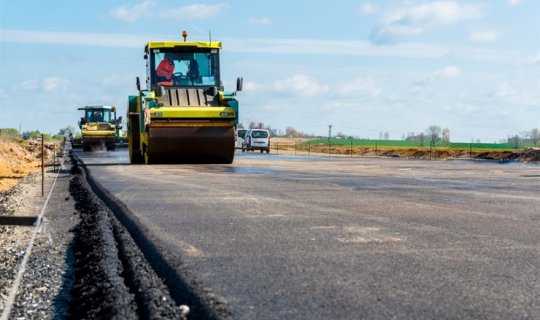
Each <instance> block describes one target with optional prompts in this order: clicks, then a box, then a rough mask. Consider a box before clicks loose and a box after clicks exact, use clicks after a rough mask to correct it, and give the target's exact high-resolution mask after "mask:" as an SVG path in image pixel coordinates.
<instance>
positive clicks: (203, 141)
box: [127, 31, 243, 164]
mask: <svg viewBox="0 0 540 320" xmlns="http://www.w3.org/2000/svg"><path fill="white" fill-rule="evenodd" d="M182 36H183V41H166V42H155V41H151V42H148V43H147V44H146V47H145V52H144V59H145V60H146V72H147V76H146V88H145V89H141V81H140V79H139V78H137V90H138V94H137V95H133V96H129V99H128V100H129V101H128V110H127V118H128V121H127V131H128V144H129V157H130V161H131V163H146V164H151V163H232V162H233V159H234V149H235V130H236V126H237V124H238V101H237V99H236V93H237V92H238V91H241V90H242V82H243V81H242V78H241V77H239V78H237V81H236V91H234V92H226V91H224V88H223V85H222V82H221V78H220V76H221V74H220V65H219V53H220V50H221V42H212V41H208V42H195V41H186V38H187V33H186V32H185V31H184V32H182Z"/></svg>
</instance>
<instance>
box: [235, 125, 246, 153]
mask: <svg viewBox="0 0 540 320" xmlns="http://www.w3.org/2000/svg"><path fill="white" fill-rule="evenodd" d="M246 132H247V130H246V129H238V130H236V143H235V145H234V147H235V148H236V149H241V148H242V143H243V142H244V136H245V135H246Z"/></svg>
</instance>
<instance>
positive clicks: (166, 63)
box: [156, 54, 174, 86]
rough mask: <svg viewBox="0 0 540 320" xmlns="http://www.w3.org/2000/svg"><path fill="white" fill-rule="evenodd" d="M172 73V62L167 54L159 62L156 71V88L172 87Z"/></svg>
mask: <svg viewBox="0 0 540 320" xmlns="http://www.w3.org/2000/svg"><path fill="white" fill-rule="evenodd" d="M173 73H174V62H173V60H172V59H171V57H169V56H168V55H167V54H165V58H163V60H161V62H160V63H159V65H158V67H157V69H156V76H157V84H158V86H172V85H173V81H172V78H173Z"/></svg>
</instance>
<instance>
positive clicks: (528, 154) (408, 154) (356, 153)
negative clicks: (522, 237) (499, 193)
mask: <svg viewBox="0 0 540 320" xmlns="http://www.w3.org/2000/svg"><path fill="white" fill-rule="evenodd" d="M305 141H307V140H301V139H289V138H273V141H272V149H273V150H276V149H279V150H277V152H278V153H288V154H290V153H294V154H313V155H315V154H325V155H328V154H332V155H337V156H339V155H341V156H351V153H352V156H353V157H373V156H375V157H395V158H407V159H484V160H500V161H512V160H519V161H523V162H540V148H529V149H525V150H516V151H508V150H503V151H497V150H486V151H484V150H475V149H472V150H470V149H448V148H434V149H432V150H430V149H429V148H420V147H419V148H399V147H378V148H376V147H357V146H354V147H351V146H344V145H341V146H340V145H333V146H331V147H330V146H328V145H323V144H320V145H306V144H302V143H303V142H305ZM295 144H296V145H295Z"/></svg>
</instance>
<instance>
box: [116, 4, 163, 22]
mask: <svg viewBox="0 0 540 320" xmlns="http://www.w3.org/2000/svg"><path fill="white" fill-rule="evenodd" d="M155 5H156V2H155V1H144V2H143V3H141V4H136V5H134V6H131V7H128V6H121V7H119V8H116V9H113V10H111V11H110V14H111V15H112V16H113V17H115V18H117V19H120V20H122V21H125V22H134V21H137V20H139V18H140V17H141V16H142V15H144V14H145V13H146V14H148V13H149V10H150V8H152V7H154V6H155Z"/></svg>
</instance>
